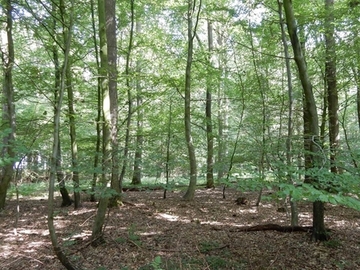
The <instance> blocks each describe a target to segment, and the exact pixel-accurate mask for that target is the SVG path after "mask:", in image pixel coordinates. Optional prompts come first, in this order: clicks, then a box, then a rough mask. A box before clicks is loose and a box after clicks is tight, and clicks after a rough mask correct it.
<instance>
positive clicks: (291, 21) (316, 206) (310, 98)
mask: <svg viewBox="0 0 360 270" xmlns="http://www.w3.org/2000/svg"><path fill="white" fill-rule="evenodd" d="M284 8H285V14H286V22H287V25H288V32H289V36H290V40H291V44H292V48H293V51H294V58H295V62H296V65H297V68H298V73H299V77H300V81H301V84H302V88H303V94H304V105H305V106H304V109H305V112H306V114H307V116H308V118H309V132H310V138H309V139H310V153H311V158H312V162H311V163H312V166H314V168H318V167H320V165H321V157H320V156H319V155H318V152H319V151H320V150H321V149H319V148H320V144H319V126H318V125H319V121H318V115H317V109H316V103H315V98H314V94H313V90H312V85H311V82H310V78H309V75H308V72H307V67H306V62H305V58H304V56H303V52H302V50H301V44H300V41H299V38H298V34H297V25H296V21H295V16H294V12H293V7H292V2H291V0H284ZM306 169H308V168H306ZM311 181H312V182H316V178H312V179H311ZM312 238H313V240H320V241H322V240H326V239H328V235H327V233H326V230H325V225H324V203H323V202H322V201H315V202H314V203H313V235H312Z"/></svg>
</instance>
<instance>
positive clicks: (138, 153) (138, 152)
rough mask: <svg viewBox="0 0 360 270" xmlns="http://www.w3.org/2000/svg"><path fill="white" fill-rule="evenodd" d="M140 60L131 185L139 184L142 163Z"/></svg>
mask: <svg viewBox="0 0 360 270" xmlns="http://www.w3.org/2000/svg"><path fill="white" fill-rule="evenodd" d="M136 33H137V34H140V33H141V23H140V21H139V20H137V21H136ZM140 72H141V61H140V60H137V61H136V115H137V119H136V128H137V130H136V148H135V158H134V173H133V177H132V181H131V183H132V184H133V185H140V184H141V163H142V144H143V139H144V138H143V137H144V136H143V128H142V126H143V109H142V108H141V107H142V97H141V96H142V95H141V94H142V93H141V81H140V78H141V77H140Z"/></svg>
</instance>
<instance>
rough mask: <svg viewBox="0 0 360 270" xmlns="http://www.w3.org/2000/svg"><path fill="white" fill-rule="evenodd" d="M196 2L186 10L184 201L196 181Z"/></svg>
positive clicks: (190, 197)
mask: <svg viewBox="0 0 360 270" xmlns="http://www.w3.org/2000/svg"><path fill="white" fill-rule="evenodd" d="M195 9H196V0H194V2H192V1H191V0H188V10H187V17H186V19H187V23H188V25H187V33H188V35H187V37H188V44H187V60H186V71H185V110H184V122H185V139H186V144H187V149H188V157H189V165H190V182H189V187H188V189H187V191H186V193H185V195H184V199H185V200H192V199H193V198H194V195H195V188H196V180H197V167H196V156H195V148H194V144H193V139H192V134H191V105H190V104H191V103H190V101H191V66H192V61H193V46H194V38H195V36H196V28H197V25H198V22H199V15H200V11H201V0H200V2H199V6H198V12H197V14H195ZM195 15H196V18H195V19H196V22H195V26H194V28H193V16H195Z"/></svg>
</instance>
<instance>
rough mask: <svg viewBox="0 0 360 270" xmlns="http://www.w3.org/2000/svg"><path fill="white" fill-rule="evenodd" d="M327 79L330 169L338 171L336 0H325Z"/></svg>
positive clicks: (334, 171)
mask: <svg viewBox="0 0 360 270" xmlns="http://www.w3.org/2000/svg"><path fill="white" fill-rule="evenodd" d="M325 12H326V15H325V51H326V52H325V80H326V85H327V99H328V106H329V110H328V113H329V142H330V169H331V172H332V173H338V166H337V164H336V163H337V162H336V159H337V152H338V148H339V116H338V111H339V97H338V91H337V82H336V42H335V20H334V0H325Z"/></svg>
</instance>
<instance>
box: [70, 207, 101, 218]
mask: <svg viewBox="0 0 360 270" xmlns="http://www.w3.org/2000/svg"><path fill="white" fill-rule="evenodd" d="M92 212H95V209H89V208H80V209H77V210H73V211H72V212H70V213H69V216H79V215H82V214H86V213H92Z"/></svg>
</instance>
